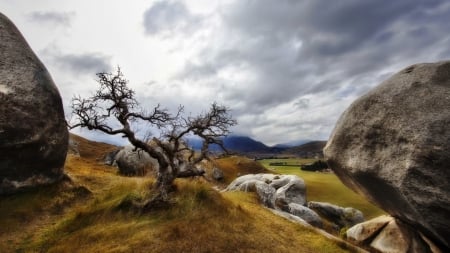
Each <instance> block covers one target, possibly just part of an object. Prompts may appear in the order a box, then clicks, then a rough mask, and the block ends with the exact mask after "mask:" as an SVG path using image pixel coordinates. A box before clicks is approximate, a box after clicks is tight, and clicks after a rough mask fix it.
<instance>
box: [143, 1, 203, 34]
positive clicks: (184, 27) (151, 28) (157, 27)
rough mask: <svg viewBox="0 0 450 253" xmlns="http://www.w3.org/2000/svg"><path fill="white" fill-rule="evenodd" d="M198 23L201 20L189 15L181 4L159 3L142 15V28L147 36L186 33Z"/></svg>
mask: <svg viewBox="0 0 450 253" xmlns="http://www.w3.org/2000/svg"><path fill="white" fill-rule="evenodd" d="M200 22H201V18H200V17H198V16H195V15H193V14H191V12H190V11H189V10H188V9H187V8H186V6H185V5H184V4H183V3H182V2H174V1H159V2H156V3H154V4H153V5H152V6H151V7H150V8H149V9H148V10H147V11H145V13H144V28H145V32H146V33H147V34H149V35H153V34H159V33H173V32H180V33H187V32H189V31H190V30H191V29H193V28H195V26H197V25H199V23H200Z"/></svg>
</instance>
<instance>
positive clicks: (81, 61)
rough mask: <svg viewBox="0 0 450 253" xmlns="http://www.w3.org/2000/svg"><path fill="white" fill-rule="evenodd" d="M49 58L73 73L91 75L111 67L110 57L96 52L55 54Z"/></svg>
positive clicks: (108, 69)
mask: <svg viewBox="0 0 450 253" xmlns="http://www.w3.org/2000/svg"><path fill="white" fill-rule="evenodd" d="M51 58H52V60H53V61H54V62H55V63H56V65H57V66H59V67H60V68H63V69H64V70H66V71H67V72H70V73H71V74H74V75H79V74H88V75H93V74H95V73H98V72H103V71H110V70H111V69H112V67H111V64H110V57H108V56H104V55H101V54H98V53H85V54H56V55H52V56H51Z"/></svg>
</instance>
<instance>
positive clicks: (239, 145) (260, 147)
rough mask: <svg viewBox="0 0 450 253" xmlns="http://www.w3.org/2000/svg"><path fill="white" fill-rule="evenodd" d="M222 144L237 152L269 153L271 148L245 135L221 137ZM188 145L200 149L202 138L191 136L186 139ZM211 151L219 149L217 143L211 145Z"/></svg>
mask: <svg viewBox="0 0 450 253" xmlns="http://www.w3.org/2000/svg"><path fill="white" fill-rule="evenodd" d="M223 144H224V146H225V148H226V149H228V150H229V151H233V152H239V153H253V152H254V153H270V152H272V150H273V148H270V147H268V146H266V145H265V144H264V143H262V142H260V141H256V140H254V139H252V138H250V137H247V136H235V135H231V136H227V137H225V138H223ZM188 145H189V146H191V147H192V148H194V149H195V150H200V149H201V147H202V140H200V139H194V138H191V139H189V140H188ZM209 149H210V150H211V151H221V148H220V147H219V146H218V145H211V146H210V148H209Z"/></svg>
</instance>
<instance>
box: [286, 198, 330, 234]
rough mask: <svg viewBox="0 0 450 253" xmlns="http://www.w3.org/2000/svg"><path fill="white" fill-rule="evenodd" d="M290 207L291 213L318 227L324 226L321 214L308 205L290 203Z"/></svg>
mask: <svg viewBox="0 0 450 253" xmlns="http://www.w3.org/2000/svg"><path fill="white" fill-rule="evenodd" d="M288 208H289V211H288V212H289V213H290V214H293V215H295V216H297V217H300V218H302V219H303V220H304V221H306V222H308V223H309V224H311V225H312V226H314V227H317V228H322V227H323V223H322V219H321V218H320V216H319V215H318V214H317V213H316V212H314V211H313V210H311V209H309V208H308V207H306V206H302V205H299V204H297V203H289V204H288Z"/></svg>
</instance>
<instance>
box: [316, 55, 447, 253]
mask: <svg viewBox="0 0 450 253" xmlns="http://www.w3.org/2000/svg"><path fill="white" fill-rule="evenodd" d="M449 126H450V62H449V61H446V62H438V63H432V64H417V65H413V66H410V67H408V68H406V69H404V70H402V71H400V72H399V73H397V74H395V75H394V76H392V77H391V78H390V79H388V80H387V81H385V82H383V83H382V84H381V85H379V86H378V87H377V88H375V89H374V90H372V91H371V92H369V93H368V94H367V95H365V96H363V97H361V98H360V99H358V100H357V101H355V102H354V103H353V104H352V105H351V106H350V108H348V109H347V110H346V111H345V112H344V114H343V115H342V116H341V118H340V120H339V121H338V123H337V125H336V127H335V130H334V132H333V134H332V136H331V138H330V140H329V141H328V144H327V145H326V147H325V149H324V152H325V157H326V159H327V162H328V164H329V165H330V167H331V168H332V169H333V170H334V171H335V173H336V174H337V175H338V176H339V178H340V179H341V180H342V181H343V182H344V183H345V184H346V185H347V186H349V187H350V188H352V189H354V190H355V191H357V192H359V193H361V194H364V195H365V196H366V197H368V198H369V199H371V200H372V201H373V202H374V203H376V204H377V205H378V206H380V207H381V208H382V209H384V210H385V211H387V212H388V213H389V214H391V215H392V216H394V217H397V218H398V219H400V220H401V221H404V222H406V223H407V224H410V225H412V226H413V227H415V228H416V229H418V230H420V231H421V232H422V233H423V234H425V235H426V236H428V237H429V238H431V239H432V240H433V241H434V242H436V243H437V244H438V245H439V247H441V248H442V249H443V250H444V251H450V236H449V235H450V183H449V182H450V167H449V164H450V149H449V147H450V127H449Z"/></svg>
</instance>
